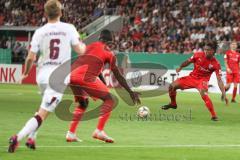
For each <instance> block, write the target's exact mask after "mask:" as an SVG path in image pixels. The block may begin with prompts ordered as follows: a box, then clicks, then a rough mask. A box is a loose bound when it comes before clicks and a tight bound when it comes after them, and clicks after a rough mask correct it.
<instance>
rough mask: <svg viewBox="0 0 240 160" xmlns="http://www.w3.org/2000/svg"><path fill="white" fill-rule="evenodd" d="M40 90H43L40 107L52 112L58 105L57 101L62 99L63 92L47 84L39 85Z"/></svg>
mask: <svg viewBox="0 0 240 160" xmlns="http://www.w3.org/2000/svg"><path fill="white" fill-rule="evenodd" d="M39 87H40V89H41V91H43V96H42V102H41V105H40V108H42V109H44V110H46V111H48V112H53V111H54V110H55V108H56V107H57V106H58V104H59V102H60V101H61V100H62V97H63V94H62V93H59V92H57V91H55V90H53V89H52V88H50V87H49V86H48V85H47V86H45V87H44V86H39Z"/></svg>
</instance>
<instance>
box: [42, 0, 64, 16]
mask: <svg viewBox="0 0 240 160" xmlns="http://www.w3.org/2000/svg"><path fill="white" fill-rule="evenodd" d="M61 10H62V4H61V3H60V2H59V1H58V0H48V1H47V3H45V5H44V12H45V14H46V16H47V17H48V18H49V19H51V20H52V19H56V18H58V17H59V16H61V12H62V11H61Z"/></svg>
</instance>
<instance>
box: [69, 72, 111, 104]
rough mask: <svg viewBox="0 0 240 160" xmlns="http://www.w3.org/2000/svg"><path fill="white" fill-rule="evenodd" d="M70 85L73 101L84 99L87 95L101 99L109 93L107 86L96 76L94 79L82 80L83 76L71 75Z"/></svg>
mask: <svg viewBox="0 0 240 160" xmlns="http://www.w3.org/2000/svg"><path fill="white" fill-rule="evenodd" d="M70 87H71V89H72V91H73V94H74V97H75V101H78V100H81V99H86V98H88V97H89V96H90V97H92V98H93V99H103V98H105V97H106V96H107V95H109V93H110V92H109V89H108V88H107V86H106V85H105V84H104V83H103V82H102V81H101V80H100V79H99V78H98V77H97V78H96V80H95V81H93V82H89V81H86V80H84V79H83V76H76V77H73V76H71V80H70Z"/></svg>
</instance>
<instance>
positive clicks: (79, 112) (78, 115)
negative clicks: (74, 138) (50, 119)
mask: <svg viewBox="0 0 240 160" xmlns="http://www.w3.org/2000/svg"><path fill="white" fill-rule="evenodd" d="M85 110H86V109H83V108H81V107H76V108H75V110H74V113H73V114H74V116H73V120H72V122H71V124H70V128H69V131H70V132H72V133H76V130H77V127H78V124H79V121H80V120H81V119H82V116H83V114H84V112H85Z"/></svg>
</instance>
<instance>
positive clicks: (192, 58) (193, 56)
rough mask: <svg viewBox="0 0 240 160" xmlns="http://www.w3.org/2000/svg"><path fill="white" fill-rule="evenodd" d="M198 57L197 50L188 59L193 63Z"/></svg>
mask: <svg viewBox="0 0 240 160" xmlns="http://www.w3.org/2000/svg"><path fill="white" fill-rule="evenodd" d="M196 57H197V52H196V53H194V54H193V55H192V57H190V58H189V59H188V61H189V62H192V63H193V62H195V61H196Z"/></svg>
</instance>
